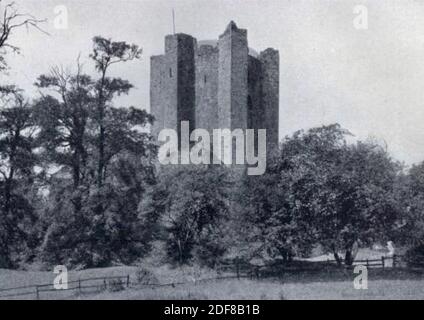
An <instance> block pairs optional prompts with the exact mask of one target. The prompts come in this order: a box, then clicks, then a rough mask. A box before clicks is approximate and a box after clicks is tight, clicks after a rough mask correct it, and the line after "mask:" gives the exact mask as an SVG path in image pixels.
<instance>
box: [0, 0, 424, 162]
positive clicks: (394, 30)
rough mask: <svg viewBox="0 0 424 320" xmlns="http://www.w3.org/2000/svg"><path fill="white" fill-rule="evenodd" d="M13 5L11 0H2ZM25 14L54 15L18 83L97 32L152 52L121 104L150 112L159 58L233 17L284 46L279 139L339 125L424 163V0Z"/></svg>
mask: <svg viewBox="0 0 424 320" xmlns="http://www.w3.org/2000/svg"><path fill="white" fill-rule="evenodd" d="M3 1H4V0H3ZM16 2H17V3H18V4H19V6H20V7H21V8H22V10H23V11H26V12H29V13H31V14H33V15H35V16H37V17H40V18H47V19H48V22H47V23H46V24H45V26H44V29H45V30H46V31H48V32H49V33H50V36H46V35H44V34H41V33H37V32H34V31H31V32H27V31H25V30H22V31H20V32H18V33H16V34H14V36H13V44H15V45H17V46H20V47H21V48H22V54H21V55H19V56H13V55H9V57H8V60H9V62H10V66H11V70H10V74H9V81H10V82H15V83H18V84H19V85H20V86H21V87H22V88H24V89H26V90H28V94H29V95H33V94H36V91H35V90H34V88H33V86H32V84H33V83H34V81H35V79H36V78H37V76H38V75H40V74H43V73H46V72H48V70H49V68H50V67H51V66H53V65H63V66H65V67H66V66H69V67H74V66H75V61H76V58H77V56H78V54H79V53H81V56H82V60H83V61H86V62H87V63H86V64H87V66H86V72H88V73H90V72H91V67H90V63H89V60H88V58H87V57H88V54H89V52H90V48H91V39H92V37H93V36H95V35H101V36H105V37H111V38H112V39H114V40H125V41H128V42H134V43H137V44H139V45H140V46H141V47H143V50H144V54H143V58H142V60H141V61H137V62H132V63H129V64H128V65H126V66H120V67H117V68H116V69H115V70H116V75H119V76H121V77H123V78H126V79H128V80H130V81H131V82H132V83H133V84H134V85H135V86H136V89H135V90H133V91H132V92H131V93H130V95H129V96H128V97H125V98H123V99H121V100H120V102H121V103H122V104H124V105H134V106H139V107H141V108H146V109H149V77H150V74H149V73H150V70H149V68H150V56H151V55H154V54H161V53H162V52H163V41H164V36H165V35H166V34H169V33H171V32H172V8H175V13H176V27H177V32H184V33H188V34H191V35H193V36H194V37H196V38H197V39H198V40H202V39H214V38H217V37H218V35H219V34H221V33H222V32H223V31H224V29H225V27H226V25H227V24H228V23H229V21H230V20H234V21H235V22H236V23H237V25H238V26H239V27H242V28H246V29H248V37H249V46H251V47H252V48H254V49H256V50H257V51H261V50H264V49H265V48H267V47H273V48H276V49H278V50H280V61H281V67H280V72H281V79H280V82H281V88H280V91H281V92H280V97H281V98H280V136H281V137H283V136H285V135H288V134H291V133H293V132H294V131H296V130H298V129H301V128H304V129H307V128H310V127H313V126H319V125H322V124H330V123H334V122H338V123H340V124H341V125H342V126H343V127H345V128H346V129H349V130H350V131H351V132H352V133H353V134H355V136H357V137H358V138H359V139H367V138H369V137H372V138H375V139H378V140H380V141H383V140H384V141H386V142H387V144H388V146H389V151H390V152H391V153H392V154H393V156H394V157H395V158H397V159H399V160H402V161H405V162H406V163H407V164H411V163H414V162H420V161H422V160H424V0H421V1H419V0H417V1H414V0H398V1H391V0H386V1H384V0H374V1H361V0H354V1H351V0H345V1H335V0H333V1H326V0H309V1H299V0H291V1H290V0H260V1H259V0H243V1H242V0H237V1H236V0H205V1H204V0H167V1H162V0H137V1H127V0H125V1H124V0H113V1H109V0H106V1H105V0H101V1H100V0H61V1H58V0H17V1H16ZM359 4H364V5H366V7H367V8H368V14H369V17H368V23H369V28H368V29H367V30H357V29H355V28H354V26H353V19H354V18H355V16H356V15H355V14H354V7H355V6H356V5H359ZM57 5H65V6H66V7H67V9H68V14H69V24H68V29H66V30H57V29H55V28H54V19H55V12H54V9H55V7H56V6H57Z"/></svg>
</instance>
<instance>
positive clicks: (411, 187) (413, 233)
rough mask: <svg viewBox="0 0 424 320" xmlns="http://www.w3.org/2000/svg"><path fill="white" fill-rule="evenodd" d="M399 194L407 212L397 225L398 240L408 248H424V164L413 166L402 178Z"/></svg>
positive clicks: (396, 234)
mask: <svg viewBox="0 0 424 320" xmlns="http://www.w3.org/2000/svg"><path fill="white" fill-rule="evenodd" d="M399 193H400V195H399V199H400V200H399V202H400V203H401V204H402V206H403V207H404V208H405V210H404V211H405V212H404V215H403V216H402V217H401V219H399V221H398V223H397V227H398V228H397V230H396V231H397V232H396V233H395V236H396V237H397V238H396V239H397V240H398V241H399V242H400V243H402V244H405V245H407V246H411V247H417V246H422V245H423V244H424V162H422V163H420V164H417V165H413V166H412V167H411V168H410V170H409V171H408V172H407V173H406V174H405V175H403V176H402V179H401V181H400V183H399ZM411 252H413V250H412V251H411Z"/></svg>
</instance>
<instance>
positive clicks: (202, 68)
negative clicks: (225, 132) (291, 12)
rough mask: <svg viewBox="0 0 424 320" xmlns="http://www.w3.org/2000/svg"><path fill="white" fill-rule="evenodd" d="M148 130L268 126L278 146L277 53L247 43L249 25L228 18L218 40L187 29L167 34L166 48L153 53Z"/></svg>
mask: <svg viewBox="0 0 424 320" xmlns="http://www.w3.org/2000/svg"><path fill="white" fill-rule="evenodd" d="M150 101H151V102H150V104H151V113H152V114H153V116H154V117H155V119H156V121H155V123H154V125H153V127H152V134H153V136H154V137H156V138H157V137H158V134H159V132H160V130H162V129H164V128H166V129H174V130H176V131H177V132H178V134H179V136H180V134H181V132H180V125H179V124H180V123H181V121H188V122H189V126H190V130H193V129H196V128H202V129H206V130H208V131H212V130H213V129H219V128H221V129H230V130H234V129H266V130H267V135H266V139H267V150H268V151H270V150H273V149H275V148H277V147H278V121H279V53H278V51H277V50H274V49H271V48H269V49H266V50H265V51H263V52H261V53H260V54H257V53H256V52H255V51H254V50H252V49H249V47H248V42H247V30H245V29H239V28H238V27H237V25H236V24H235V23H234V22H230V24H229V25H228V26H227V28H226V30H225V32H224V33H223V34H222V35H221V36H220V37H219V40H217V41H200V42H197V40H196V39H195V38H193V37H192V36H190V35H187V34H182V33H179V34H173V35H168V36H166V37H165V54H163V55H159V56H152V57H151V85H150Z"/></svg>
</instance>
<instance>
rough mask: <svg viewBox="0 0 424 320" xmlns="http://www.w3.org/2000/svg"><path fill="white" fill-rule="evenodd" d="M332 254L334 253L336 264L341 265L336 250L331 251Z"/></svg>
mask: <svg viewBox="0 0 424 320" xmlns="http://www.w3.org/2000/svg"><path fill="white" fill-rule="evenodd" d="M333 254H334V259H336V262H337V265H338V266H341V265H342V260H341V259H340V256H339V254H338V253H337V252H335V251H334V252H333Z"/></svg>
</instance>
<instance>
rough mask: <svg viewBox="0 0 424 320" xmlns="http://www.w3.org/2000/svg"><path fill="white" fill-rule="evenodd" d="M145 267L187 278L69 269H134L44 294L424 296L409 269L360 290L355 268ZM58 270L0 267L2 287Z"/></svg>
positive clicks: (381, 273)
mask: <svg viewBox="0 0 424 320" xmlns="http://www.w3.org/2000/svg"><path fill="white" fill-rule="evenodd" d="M379 254H380V253H375V252H372V251H369V252H368V251H363V252H362V253H361V259H362V258H374V256H375V257H378V255H379ZM321 259H325V257H321ZM147 268H148V269H149V270H150V272H151V273H152V274H154V276H155V277H156V278H157V280H158V281H159V283H160V284H167V283H181V282H184V283H185V284H178V285H175V286H174V287H173V286H164V287H156V288H153V287H146V286H140V285H138V284H137V282H136V278H137V277H136V270H137V268H136V267H127V266H121V267H112V268H102V269H89V270H82V271H70V272H69V276H68V280H69V281H75V280H78V279H87V278H93V277H109V276H126V275H130V278H131V285H130V288H125V290H122V291H117V292H111V291H110V290H103V291H99V290H95V291H94V292H93V291H92V292H89V291H86V290H82V291H81V292H78V291H60V292H58V291H55V292H42V293H41V294H40V299H117V300H123V299H134V300H150V299H172V300H173V299H176V300H179V299H184V300H188V299H217V300H221V299H228V300H231V299H254V300H256V299H272V300H275V299H278V300H281V299H287V300H291V299H424V273H422V272H413V271H411V270H406V269H392V268H386V269H370V270H369V275H368V289H367V290H356V289H354V286H353V280H354V278H355V277H356V276H357V275H356V274H354V273H353V271H351V270H340V269H334V270H332V269H327V270H322V272H321V271H319V272H318V273H317V272H314V273H301V272H294V273H286V274H284V275H280V276H279V277H278V278H265V279H259V280H258V279H255V280H252V279H246V278H242V279H240V280H238V279H220V280H207V281H199V280H201V279H214V278H216V277H218V276H222V275H218V274H217V273H216V272H215V271H213V270H210V269H201V268H199V267H183V268H179V267H178V268H173V267H171V266H169V265H161V266H154V265H150V266H147ZM55 276H56V275H55V274H53V272H45V271H44V272H42V271H11V270H2V269H0V288H12V287H19V286H35V285H39V284H48V283H50V284H51V283H53V280H54V278H55ZM31 290H32V289H31ZM31 292H32V291H31ZM1 294H2V293H1V292H0V295H1ZM35 297H36V295H35V291H34V293H32V294H29V295H27V296H22V297H20V298H23V299H35ZM0 299H1V298H0Z"/></svg>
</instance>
